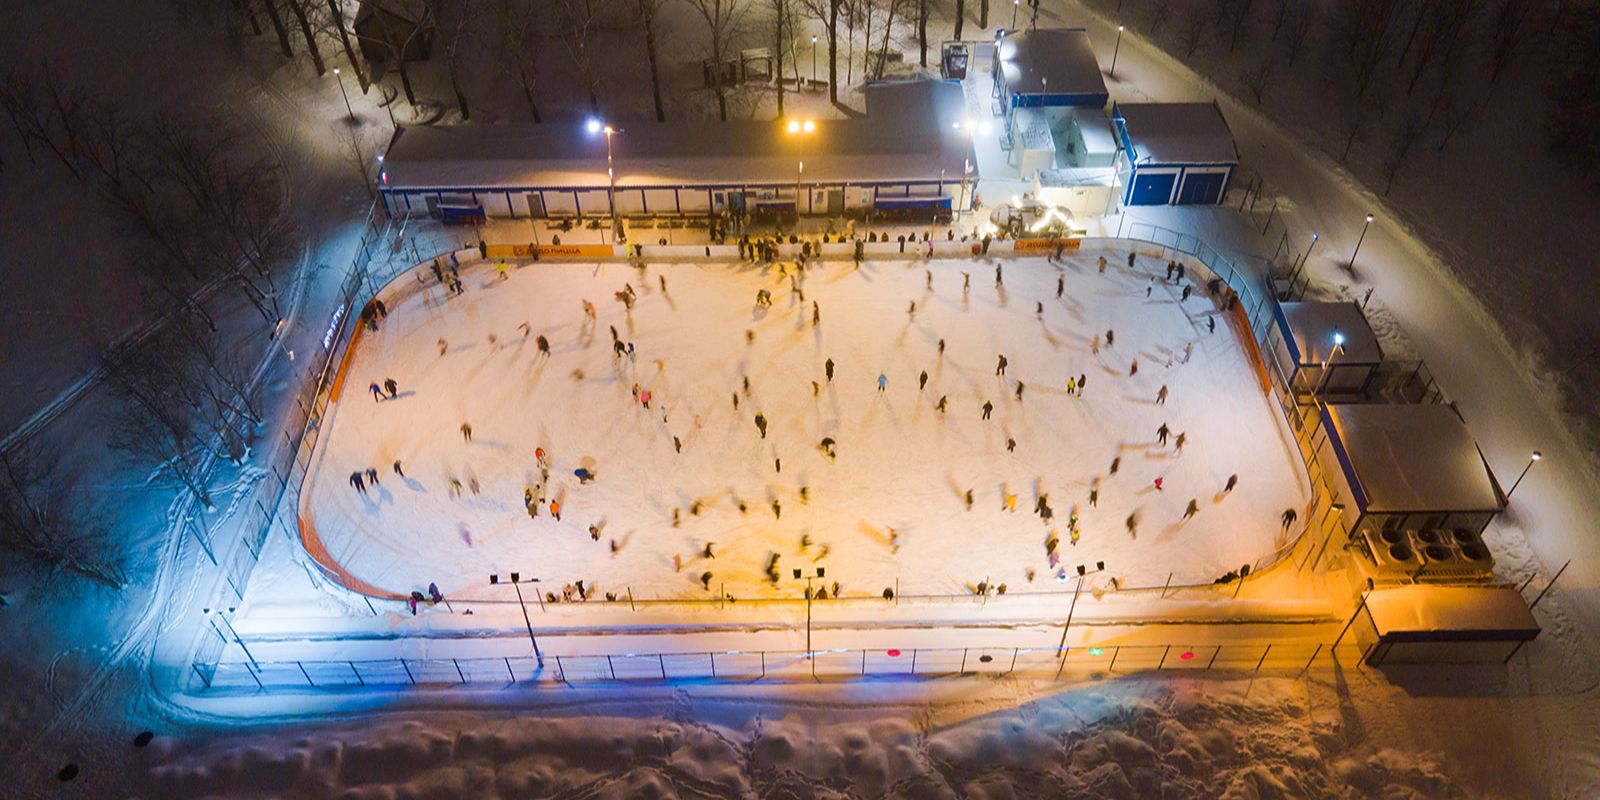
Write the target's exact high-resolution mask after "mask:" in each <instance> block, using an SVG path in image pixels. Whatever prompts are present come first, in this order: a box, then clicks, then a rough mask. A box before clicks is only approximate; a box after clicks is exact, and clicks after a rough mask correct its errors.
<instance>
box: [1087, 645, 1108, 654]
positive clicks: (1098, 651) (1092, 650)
mask: <svg viewBox="0 0 1600 800" xmlns="http://www.w3.org/2000/svg"><path fill="white" fill-rule="evenodd" d="M1105 652H1106V651H1104V650H1101V649H1100V648H1098V647H1091V648H1089V655H1091V656H1100V655H1105Z"/></svg>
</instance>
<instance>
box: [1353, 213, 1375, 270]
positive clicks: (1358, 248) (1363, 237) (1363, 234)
mask: <svg viewBox="0 0 1600 800" xmlns="http://www.w3.org/2000/svg"><path fill="white" fill-rule="evenodd" d="M1370 227H1372V215H1371V214H1368V215H1367V223H1366V224H1365V225H1362V226H1361V237H1360V238H1358V239H1356V249H1355V250H1353V251H1351V253H1350V269H1352V270H1353V269H1355V268H1356V255H1357V254H1359V253H1360V252H1361V243H1362V242H1364V241H1366V240H1367V228H1370Z"/></svg>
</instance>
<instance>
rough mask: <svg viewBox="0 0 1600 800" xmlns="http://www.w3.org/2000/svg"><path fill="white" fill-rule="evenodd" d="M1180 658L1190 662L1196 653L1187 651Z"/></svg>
mask: <svg viewBox="0 0 1600 800" xmlns="http://www.w3.org/2000/svg"><path fill="white" fill-rule="evenodd" d="M1178 658H1181V659H1183V660H1184V661H1188V660H1189V659H1191V658H1194V651H1193V650H1185V651H1184V653H1183V655H1181V656H1178Z"/></svg>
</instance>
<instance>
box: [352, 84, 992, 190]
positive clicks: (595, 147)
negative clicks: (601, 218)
mask: <svg viewBox="0 0 1600 800" xmlns="http://www.w3.org/2000/svg"><path fill="white" fill-rule="evenodd" d="M866 97H867V103H866V105H867V114H866V116H865V117H863V118H857V119H823V120H817V121H816V131H815V132H814V133H811V134H798V135H795V134H789V133H787V132H786V131H785V127H784V123H783V122H781V121H775V120H768V121H761V122H749V121H735V122H718V121H714V120H713V121H706V120H685V121H681V122H676V121H675V122H666V123H656V122H636V123H628V124H622V125H620V126H619V127H620V130H619V132H618V133H616V134H615V135H614V137H613V140H612V148H613V151H614V159H615V164H616V175H617V186H618V187H644V186H661V187H671V186H695V185H726V184H740V183H767V184H773V183H777V184H783V183H790V184H792V183H794V181H795V179H796V168H797V167H798V166H799V162H801V161H804V163H805V181H806V182H807V183H847V182H848V183H864V182H883V181H894V180H933V179H937V178H938V177H939V176H940V171H941V170H943V171H944V175H945V178H946V179H947V180H950V181H960V180H961V178H962V172H963V170H964V167H965V163H966V160H967V158H968V157H969V154H970V153H971V149H972V142H971V139H970V138H969V137H968V136H967V135H966V134H965V133H963V132H962V131H961V130H959V129H958V128H957V126H958V124H959V123H961V122H963V121H964V120H965V119H966V101H965V98H964V97H963V95H962V92H961V86H960V85H959V84H956V83H950V82H945V81H908V82H901V83H882V84H872V85H869V86H868V87H867V91H866ZM605 165H606V143H605V137H604V135H593V134H590V133H588V132H587V130H585V128H584V125H583V124H581V123H546V124H542V125H541V124H533V123H516V124H500V125H471V124H469V125H449V126H418V127H407V128H401V129H400V130H399V131H398V132H397V133H396V134H395V137H394V139H393V140H392V141H391V142H390V145H389V149H388V152H387V153H386V154H385V155H384V162H383V167H384V173H385V177H386V182H385V184H384V187H383V188H385V189H411V190H415V189H458V188H459V189H472V188H481V189H496V188H504V189H513V188H523V187H528V188H533V187H538V188H595V187H604V186H606V184H607V180H606V172H605V168H606V167H605Z"/></svg>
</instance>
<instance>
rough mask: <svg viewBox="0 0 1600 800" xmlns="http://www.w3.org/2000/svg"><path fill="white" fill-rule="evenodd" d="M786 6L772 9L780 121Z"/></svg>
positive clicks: (779, 3) (776, 5) (774, 79)
mask: <svg viewBox="0 0 1600 800" xmlns="http://www.w3.org/2000/svg"><path fill="white" fill-rule="evenodd" d="M784 5H785V4H784V2H783V0H777V2H775V3H773V9H772V11H773V16H774V17H775V19H774V20H773V28H772V32H773V43H772V45H773V47H772V52H773V53H774V55H773V58H775V59H777V61H776V62H775V63H774V64H773V65H772V85H773V86H775V87H777V89H778V119H780V120H781V119H783V17H784V13H783V12H784ZM795 202H796V205H795V207H796V208H799V201H798V200H797V201H795Z"/></svg>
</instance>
